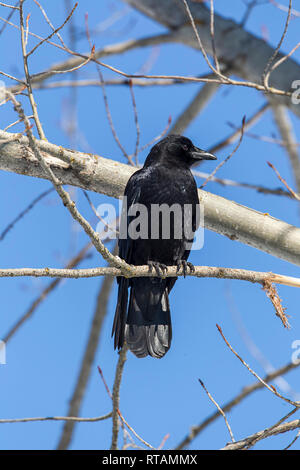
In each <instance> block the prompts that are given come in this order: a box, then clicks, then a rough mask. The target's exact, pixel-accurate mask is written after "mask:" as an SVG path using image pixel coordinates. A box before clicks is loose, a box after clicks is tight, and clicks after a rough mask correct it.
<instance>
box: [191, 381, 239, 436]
mask: <svg viewBox="0 0 300 470" xmlns="http://www.w3.org/2000/svg"><path fill="white" fill-rule="evenodd" d="M198 380H199V383H200V385H201V386H202V388H203V389H204V390H205V392H206V394H207V396H208V398H209V399H210V400H211V401H212V402H213V404H214V405H215V406H216V407H217V409H218V410H219V412H220V413H221V415H222V416H223V418H224V420H225V424H226V426H227V429H228V431H229V434H230V438H231V442H235V439H234V437H233V434H232V430H231V427H230V425H229V423H228V420H227V418H226V415H225V413H224V411H223V410H222V408H221V407H220V406H219V405H218V403H217V402H216V401H215V399H214V398H213V397H212V396H211V394H210V393H209V391H208V390H207V388H206V387H205V385H204V383H203V382H202V380H201V379H198Z"/></svg>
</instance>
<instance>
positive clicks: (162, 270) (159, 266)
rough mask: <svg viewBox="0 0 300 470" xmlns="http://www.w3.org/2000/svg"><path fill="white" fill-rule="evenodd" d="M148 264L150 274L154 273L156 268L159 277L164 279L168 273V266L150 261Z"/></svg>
mask: <svg viewBox="0 0 300 470" xmlns="http://www.w3.org/2000/svg"><path fill="white" fill-rule="evenodd" d="M147 264H148V266H149V272H152V271H153V268H154V269H155V272H156V274H157V276H158V277H163V276H164V274H165V273H166V272H167V271H168V266H167V265H165V264H163V263H159V262H158V261H148V263H147Z"/></svg>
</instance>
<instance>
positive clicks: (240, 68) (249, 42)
mask: <svg viewBox="0 0 300 470" xmlns="http://www.w3.org/2000/svg"><path fill="white" fill-rule="evenodd" d="M124 1H125V2H126V3H128V4H130V5H131V6H132V7H134V8H136V9H137V10H139V11H141V12H142V13H144V14H145V15H147V16H149V17H150V18H152V19H153V20H155V21H157V22H158V23H160V24H162V25H164V26H166V27H167V28H169V29H170V30H171V31H174V30H177V41H178V42H182V43H183V44H185V45H187V46H190V47H193V48H195V49H199V44H198V41H197V38H196V36H195V33H194V31H193V28H192V27H191V25H190V23H189V18H188V16H187V12H186V9H185V7H184V5H183V3H182V1H181V0H164V1H163V2H162V1H160V0H124ZM188 5H189V8H190V10H191V13H192V16H193V18H194V20H195V24H196V25H197V27H198V31H199V34H200V36H201V42H202V45H203V48H204V49H205V51H206V52H207V53H208V54H210V55H213V45H212V40H211V30H210V20H211V17H210V11H209V9H208V8H207V6H206V5H205V4H204V3H202V2H197V3H196V2H192V1H189V2H188ZM184 25H186V27H184ZM214 39H215V48H216V54H217V56H218V57H219V58H221V60H222V63H223V64H225V65H227V66H228V67H230V68H231V70H233V69H234V74H235V75H238V76H239V77H241V78H242V79H244V80H248V81H250V82H253V83H257V84H260V83H261V77H262V74H263V72H264V69H265V67H266V64H267V63H268V61H269V59H270V57H272V56H273V54H274V51H275V50H274V48H273V47H271V46H270V45H269V44H267V43H266V42H265V41H264V40H263V39H260V38H258V37H256V36H255V35H253V34H251V33H250V32H248V31H246V30H245V29H244V28H243V27H241V25H240V24H238V23H236V22H235V21H233V20H230V19H227V18H223V17H222V16H220V15H218V14H216V13H215V14H214ZM282 57H284V54H280V53H279V54H278V58H282ZM232 67H233V69H232ZM299 76H300V65H299V64H298V63H297V62H296V61H294V60H293V59H291V58H290V57H289V58H288V59H287V60H285V61H284V62H283V63H282V64H281V65H280V67H278V68H276V69H275V70H274V71H273V73H272V75H271V77H270V84H271V86H272V87H275V88H277V89H280V90H285V91H291V90H292V88H291V86H292V83H293V82H294V81H295V80H298V79H299ZM277 99H278V101H279V102H283V103H285V104H286V105H287V106H289V107H290V108H291V109H292V110H293V112H294V113H295V114H297V115H298V116H299V115H300V106H297V105H296V104H293V103H292V101H291V99H290V97H277Z"/></svg>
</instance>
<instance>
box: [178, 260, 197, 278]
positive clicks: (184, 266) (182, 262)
mask: <svg viewBox="0 0 300 470" xmlns="http://www.w3.org/2000/svg"><path fill="white" fill-rule="evenodd" d="M180 268H182V270H183V277H185V276H186V275H187V272H188V269H189V271H190V274H191V273H194V272H195V267H194V265H193V264H192V263H190V262H189V261H186V260H185V259H179V260H178V261H177V272H178V271H179V270H180Z"/></svg>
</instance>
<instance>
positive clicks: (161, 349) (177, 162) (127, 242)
mask: <svg viewBox="0 0 300 470" xmlns="http://www.w3.org/2000/svg"><path fill="white" fill-rule="evenodd" d="M215 159H216V157H215V156H214V155H212V154H210V153H208V152H206V151H205V150H201V149H199V148H197V147H195V146H194V145H193V143H192V142H191V141H190V140H189V139H188V138H186V137H183V136H180V135H169V136H168V137H166V138H164V139H162V140H161V141H160V142H158V143H157V144H156V145H154V147H153V148H152V149H151V151H150V153H149V155H148V156H147V158H146V161H145V164H144V166H143V168H142V169H140V170H138V171H137V172H136V173H134V174H133V175H132V176H131V178H130V179H129V181H128V183H127V185H126V188H125V193H124V196H125V198H124V200H123V209H122V215H121V224H120V235H119V242H118V243H119V256H120V257H121V258H122V259H124V260H125V261H126V262H127V263H129V264H133V265H147V264H148V265H149V269H155V271H156V273H157V274H160V277H137V278H131V279H127V278H125V277H123V276H120V277H118V278H117V282H118V286H119V290H118V301H117V307H116V312H115V318H114V323H113V330H112V334H114V335H115V337H114V346H115V348H121V347H122V346H123V344H124V340H125V341H126V343H127V345H128V347H129V349H130V350H131V351H132V352H133V353H134V354H135V355H136V356H137V357H145V356H147V355H150V356H152V357H156V358H161V357H163V356H164V355H165V354H166V352H167V351H168V349H169V348H170V345H171V338H172V329H171V317H170V305H169V297H168V295H169V293H170V291H171V289H172V288H173V286H174V284H175V282H176V280H177V277H169V278H163V271H164V269H166V266H174V265H175V266H177V267H178V268H180V267H182V268H183V269H184V273H186V272H187V268H189V269H193V265H192V264H191V263H188V262H187V259H188V256H189V254H190V248H191V243H192V241H193V238H194V232H195V231H196V229H197V225H198V224H199V222H198V220H197V219H198V216H197V213H199V212H198V211H199V199H198V192H197V186H196V182H195V180H194V177H193V175H192V173H191V170H190V168H191V166H192V165H194V164H196V163H199V161H200V160H215ZM184 208H186V210H185V209H184ZM133 209H134V210H133ZM166 209H167V210H166ZM178 209H179V212H178ZM145 211H146V212H145ZM129 288H130V296H129V305H128V289H129Z"/></svg>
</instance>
